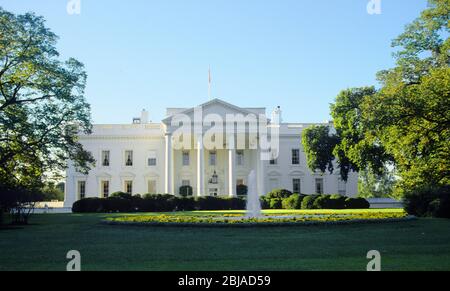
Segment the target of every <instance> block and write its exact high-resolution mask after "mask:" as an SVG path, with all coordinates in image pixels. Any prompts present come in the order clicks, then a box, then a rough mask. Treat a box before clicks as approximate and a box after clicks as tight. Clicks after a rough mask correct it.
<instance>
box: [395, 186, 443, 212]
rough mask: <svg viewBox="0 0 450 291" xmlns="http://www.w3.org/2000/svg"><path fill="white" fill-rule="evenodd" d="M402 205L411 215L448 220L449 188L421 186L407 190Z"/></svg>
mask: <svg viewBox="0 0 450 291" xmlns="http://www.w3.org/2000/svg"><path fill="white" fill-rule="evenodd" d="M403 204H404V207H405V211H406V212H408V214H411V215H415V216H418V217H427V216H429V217H441V218H450V186H441V187H436V186H423V187H420V188H417V189H411V190H408V191H406V192H405V194H404V197H403Z"/></svg>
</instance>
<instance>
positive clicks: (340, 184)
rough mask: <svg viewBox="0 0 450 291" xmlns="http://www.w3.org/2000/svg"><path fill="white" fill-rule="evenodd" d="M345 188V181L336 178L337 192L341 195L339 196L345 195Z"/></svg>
mask: <svg viewBox="0 0 450 291" xmlns="http://www.w3.org/2000/svg"><path fill="white" fill-rule="evenodd" d="M346 188H347V183H346V182H345V181H344V180H342V179H339V180H338V193H339V195H341V196H345V195H347V189H346Z"/></svg>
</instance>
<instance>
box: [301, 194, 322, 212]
mask: <svg viewBox="0 0 450 291" xmlns="http://www.w3.org/2000/svg"><path fill="white" fill-rule="evenodd" d="M318 197H319V196H318V195H308V196H306V197H305V198H303V200H302V209H314V208H313V207H314V200H316V199H317V198H318Z"/></svg>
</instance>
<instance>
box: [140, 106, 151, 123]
mask: <svg viewBox="0 0 450 291" xmlns="http://www.w3.org/2000/svg"><path fill="white" fill-rule="evenodd" d="M148 116H149V114H148V111H147V110H145V109H142V112H141V123H143V124H146V123H148V122H149V120H148Z"/></svg>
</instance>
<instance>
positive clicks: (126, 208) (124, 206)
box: [102, 197, 133, 212]
mask: <svg viewBox="0 0 450 291" xmlns="http://www.w3.org/2000/svg"><path fill="white" fill-rule="evenodd" d="M102 204H103V211H104V212H131V211H133V207H132V203H131V199H124V198H120V197H109V198H106V199H103V200H102Z"/></svg>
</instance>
